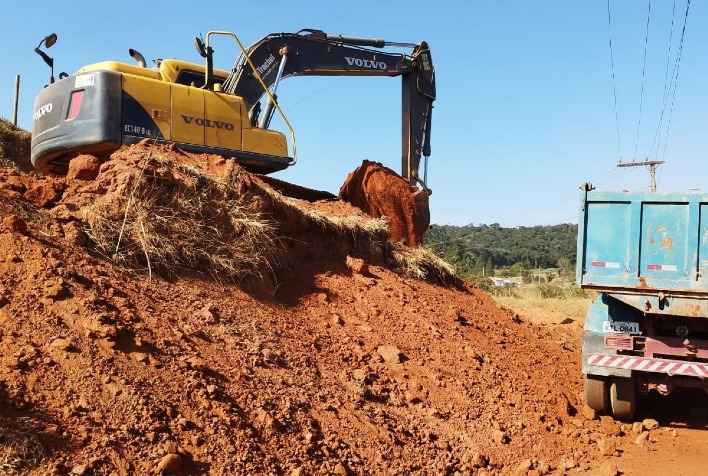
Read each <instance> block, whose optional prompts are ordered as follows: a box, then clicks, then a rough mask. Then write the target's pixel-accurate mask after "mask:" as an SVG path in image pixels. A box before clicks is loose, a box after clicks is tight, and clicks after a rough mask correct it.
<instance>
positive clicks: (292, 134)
mask: <svg viewBox="0 0 708 476" xmlns="http://www.w3.org/2000/svg"><path fill="white" fill-rule="evenodd" d="M211 35H225V36H230V37H232V38H233V39H234V40H236V44H238V47H239V49H240V50H241V54H242V55H243V56H244V57H245V58H246V61H248V64H249V65H250V66H251V69H253V74H254V75H255V77H256V79H257V80H258V82H259V83H260V84H261V86H262V87H263V91H264V92H265V94H266V95H267V96H268V98H269V99H270V101H272V103H273V105H274V106H275V108H276V109H277V110H278V113H279V114H280V117H281V119H282V120H283V122H284V123H285V125H286V126H287V128H288V130H289V131H290V139H291V140H292V144H293V157H292V161H291V162H290V164H289V165H291V166H292V165H295V164H296V163H297V143H296V141H295V130H294V129H293V127H292V126H291V125H290V121H288V118H287V117H285V113H284V112H283V110H282V109H281V108H280V105H279V104H278V101H277V100H276V98H275V96H273V94H271V92H270V89H269V88H268V86H266V84H265V81H263V78H262V77H261V75H260V73H259V72H258V68H256V65H254V64H253V61H251V58H250V57H249V56H248V53H247V51H246V48H244V47H243V44H241V40H239V39H238V36H236V34H235V33H233V32H230V31H223V30H212V31H209V32H207V34H206V46H207V49H208V48H209V37H210V36H211ZM207 61H209V60H207ZM209 70H210V68H209V65H207V71H209Z"/></svg>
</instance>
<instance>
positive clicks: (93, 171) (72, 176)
mask: <svg viewBox="0 0 708 476" xmlns="http://www.w3.org/2000/svg"><path fill="white" fill-rule="evenodd" d="M100 169H101V162H100V161H99V160H98V158H96V157H94V156H93V155H86V154H83V155H79V156H78V157H75V158H73V159H71V162H69V172H68V173H67V174H66V179H67V181H72V180H84V181H91V180H95V179H96V177H98V173H99V171H100Z"/></svg>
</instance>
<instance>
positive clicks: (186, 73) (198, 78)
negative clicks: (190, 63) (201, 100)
mask: <svg viewBox="0 0 708 476" xmlns="http://www.w3.org/2000/svg"><path fill="white" fill-rule="evenodd" d="M204 76H205V75H204V73H202V72H199V71H190V70H188V69H184V70H182V71H180V73H179V74H178V75H177V80H176V81H175V82H176V83H177V84H183V85H185V86H194V87H196V88H201V87H203V86H204ZM225 79H226V78H221V77H219V76H217V77H216V78H215V80H216V81H215V82H216V83H217V84H219V83H223V82H224V80H225Z"/></svg>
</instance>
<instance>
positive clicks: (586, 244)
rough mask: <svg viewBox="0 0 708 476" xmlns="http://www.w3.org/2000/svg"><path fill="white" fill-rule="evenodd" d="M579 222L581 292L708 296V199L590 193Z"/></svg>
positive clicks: (696, 194) (699, 195)
mask: <svg viewBox="0 0 708 476" xmlns="http://www.w3.org/2000/svg"><path fill="white" fill-rule="evenodd" d="M578 223H579V225H578V257H577V259H578V261H577V282H578V284H579V285H580V286H581V287H583V288H585V289H596V290H599V291H604V292H612V293H615V292H619V293H630V294H632V293H653V292H656V291H662V292H665V293H671V294H673V295H682V296H686V297H699V296H701V297H705V295H706V294H708V279H706V276H707V273H708V194H705V193H700V192H688V193H656V192H601V191H588V192H586V193H585V195H584V198H583V202H582V203H581V207H580V217H579V220H578ZM674 311H676V310H675V309H674ZM695 312H696V310H694V311H693V312H692V313H690V314H693V315H695ZM703 315H706V314H705V313H704V314H703Z"/></svg>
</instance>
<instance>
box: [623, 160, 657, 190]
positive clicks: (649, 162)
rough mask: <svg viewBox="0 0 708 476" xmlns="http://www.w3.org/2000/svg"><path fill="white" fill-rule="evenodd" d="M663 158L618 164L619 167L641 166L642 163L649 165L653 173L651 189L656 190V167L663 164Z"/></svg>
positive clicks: (650, 173)
mask: <svg viewBox="0 0 708 476" xmlns="http://www.w3.org/2000/svg"><path fill="white" fill-rule="evenodd" d="M663 163H664V161H663V160H646V161H644V162H625V163H624V164H623V163H619V164H617V167H639V166H640V165H648V166H649V175H651V191H652V192H656V167H657V166H658V165H661V164H663Z"/></svg>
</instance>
